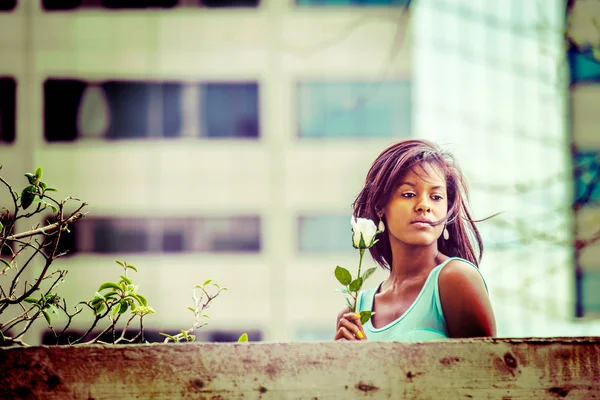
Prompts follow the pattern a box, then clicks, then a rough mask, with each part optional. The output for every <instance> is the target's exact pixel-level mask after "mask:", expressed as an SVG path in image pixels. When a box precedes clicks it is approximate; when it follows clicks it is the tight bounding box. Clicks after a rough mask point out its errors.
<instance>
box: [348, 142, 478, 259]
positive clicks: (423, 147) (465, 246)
mask: <svg viewBox="0 0 600 400" xmlns="http://www.w3.org/2000/svg"><path fill="white" fill-rule="evenodd" d="M424 163H428V164H431V165H434V166H436V167H438V168H439V169H440V170H441V171H442V172H443V174H444V176H445V177H446V186H447V194H448V214H447V216H446V218H445V219H443V220H442V221H438V223H446V229H448V233H449V234H450V238H449V239H448V240H444V239H443V238H442V237H440V238H439V239H438V242H437V245H438V249H439V250H440V252H442V253H443V254H446V255H448V256H450V257H461V258H464V259H465V260H468V261H470V262H472V263H473V264H475V265H477V266H479V262H480V261H481V256H482V255H483V242H482V240H481V235H480V234H479V231H478V230H477V227H476V226H475V222H476V221H474V220H473V219H472V218H471V214H470V212H469V207H468V187H467V183H466V181H465V178H464V176H463V174H462V172H461V170H460V168H459V166H458V164H457V162H456V160H455V159H454V156H452V154H450V153H448V152H447V151H444V150H442V149H440V148H439V147H438V146H437V145H435V144H434V143H432V142H430V141H427V140H417V139H410V140H403V141H401V142H398V143H396V144H393V145H391V146H390V147H388V148H387V149H385V150H384V151H383V152H382V153H381V154H380V155H379V156H378V157H377V158H376V159H375V161H374V162H373V165H372V166H371V169H369V172H368V173H367V178H366V181H365V186H364V187H363V189H362V190H361V191H360V193H359V194H358V196H357V197H356V200H355V201H354V203H353V204H352V208H353V210H354V212H353V214H354V216H355V217H357V218H358V217H361V218H369V219H371V220H373V221H375V224H377V221H378V220H379V217H378V216H377V214H378V212H381V210H383V209H384V207H385V206H386V205H387V204H388V202H389V200H390V197H391V196H392V194H393V193H394V192H395V190H396V189H397V187H398V183H399V182H401V181H402V178H403V177H404V175H405V174H406V173H407V172H408V171H410V170H411V169H413V168H415V167H417V166H422V165H423V164H424ZM384 222H386V221H385V219H384ZM370 252H371V256H373V259H374V260H375V261H376V262H377V263H378V264H379V265H381V266H382V267H383V268H385V269H388V270H391V269H392V248H391V245H390V239H389V237H388V235H387V234H382V235H380V236H379V242H377V243H376V244H375V245H374V246H373V247H371V249H370Z"/></svg>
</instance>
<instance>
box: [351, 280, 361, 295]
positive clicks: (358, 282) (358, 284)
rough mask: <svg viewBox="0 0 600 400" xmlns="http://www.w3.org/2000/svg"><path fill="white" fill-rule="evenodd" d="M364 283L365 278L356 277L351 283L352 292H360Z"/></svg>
mask: <svg viewBox="0 0 600 400" xmlns="http://www.w3.org/2000/svg"><path fill="white" fill-rule="evenodd" d="M362 284H363V278H360V277H359V278H356V279H355V280H353V281H352V282H351V283H350V291H351V292H358V291H359V290H360V288H361V287H362Z"/></svg>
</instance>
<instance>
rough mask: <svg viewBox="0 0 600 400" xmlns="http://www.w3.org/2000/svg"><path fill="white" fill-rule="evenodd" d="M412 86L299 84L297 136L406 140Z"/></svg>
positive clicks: (409, 118)
mask: <svg viewBox="0 0 600 400" xmlns="http://www.w3.org/2000/svg"><path fill="white" fill-rule="evenodd" d="M410 96H411V84H410V82H408V81H397V82H396V81H395V82H360V83H357V82H353V83H331V82H328V83H323V82H310V83H300V84H298V93H297V118H298V136H300V137H303V138H395V139H401V138H407V137H410V134H411V114H412V107H411V99H410Z"/></svg>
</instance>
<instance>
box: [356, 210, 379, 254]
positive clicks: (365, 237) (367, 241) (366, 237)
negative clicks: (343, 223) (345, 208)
mask: <svg viewBox="0 0 600 400" xmlns="http://www.w3.org/2000/svg"><path fill="white" fill-rule="evenodd" d="M350 223H351V224H352V232H353V234H352V245H353V246H354V248H356V249H360V248H363V249H368V248H369V247H371V246H372V245H373V240H374V239H375V235H376V234H377V227H376V226H375V223H374V222H373V221H372V220H370V219H367V218H354V216H352V218H351V219H350ZM361 237H362V246H361V240H360V239H361Z"/></svg>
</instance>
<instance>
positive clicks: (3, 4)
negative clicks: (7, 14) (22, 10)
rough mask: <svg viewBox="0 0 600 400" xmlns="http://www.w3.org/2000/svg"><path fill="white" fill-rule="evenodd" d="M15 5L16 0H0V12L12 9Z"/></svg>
mask: <svg viewBox="0 0 600 400" xmlns="http://www.w3.org/2000/svg"><path fill="white" fill-rule="evenodd" d="M16 6H17V0H2V1H0V12H3V11H12V10H14V8H15V7H16Z"/></svg>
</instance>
